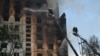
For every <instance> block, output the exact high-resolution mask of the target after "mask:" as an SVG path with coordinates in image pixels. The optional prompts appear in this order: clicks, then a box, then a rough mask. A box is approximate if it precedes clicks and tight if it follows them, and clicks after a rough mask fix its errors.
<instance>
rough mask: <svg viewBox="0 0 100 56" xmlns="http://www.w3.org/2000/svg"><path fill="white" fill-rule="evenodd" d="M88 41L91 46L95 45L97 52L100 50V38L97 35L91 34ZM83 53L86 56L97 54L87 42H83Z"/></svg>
mask: <svg viewBox="0 0 100 56" xmlns="http://www.w3.org/2000/svg"><path fill="white" fill-rule="evenodd" d="M88 43H89V45H90V46H91V47H93V48H94V49H95V50H96V51H97V52H100V45H99V40H98V38H97V37H96V36H94V35H93V36H91V37H90V39H89V40H88ZM82 48H83V53H84V55H85V56H97V55H96V54H95V53H94V52H93V51H92V49H91V48H90V47H89V46H88V45H87V44H85V43H83V44H82Z"/></svg>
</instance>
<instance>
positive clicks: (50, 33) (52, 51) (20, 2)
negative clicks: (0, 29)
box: [0, 0, 67, 56]
mask: <svg viewBox="0 0 100 56" xmlns="http://www.w3.org/2000/svg"><path fill="white" fill-rule="evenodd" d="M58 8H59V6H58V1H57V0H0V25H6V26H8V27H9V25H10V24H11V23H12V24H13V25H14V26H15V28H18V29H17V30H18V31H19V32H18V33H17V34H18V38H19V39H20V43H21V47H20V48H17V47H16V45H17V44H15V47H14V48H15V49H14V50H13V51H14V53H13V54H12V55H13V56H57V49H58V48H59V46H60V44H61V42H62V40H63V38H64V37H65V36H66V18H65V14H63V15H62V16H61V17H59V9H58ZM62 32H63V33H62ZM66 44H67V43H66ZM10 46H11V43H8V42H4V43H1V47H3V48H4V49H6V48H7V50H6V53H9V49H10ZM66 49H67V47H66ZM3 52H4V51H3ZM4 53H5V52H4ZM4 53H3V54H4ZM66 54H67V52H66Z"/></svg>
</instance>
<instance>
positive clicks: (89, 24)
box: [59, 0, 100, 56]
mask: <svg viewBox="0 0 100 56" xmlns="http://www.w3.org/2000/svg"><path fill="white" fill-rule="evenodd" d="M59 5H60V7H59V8H60V15H61V14H62V13H63V12H65V13H66V18H67V34H68V37H69V38H70V40H71V42H72V43H73V45H74V47H75V49H77V51H78V53H79V51H80V50H81V49H80V48H79V45H78V40H77V38H76V37H75V36H73V35H72V28H73V26H77V27H78V29H79V33H80V35H81V36H82V37H84V38H85V39H88V38H89V37H90V36H92V35H96V36H97V37H98V38H100V0H59ZM70 53H72V51H71V50H70ZM70 56H72V54H71V55H70Z"/></svg>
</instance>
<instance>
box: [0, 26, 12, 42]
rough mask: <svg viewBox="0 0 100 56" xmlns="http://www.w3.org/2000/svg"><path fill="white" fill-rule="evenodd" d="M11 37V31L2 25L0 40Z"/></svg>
mask: <svg viewBox="0 0 100 56" xmlns="http://www.w3.org/2000/svg"><path fill="white" fill-rule="evenodd" d="M9 38H10V35H9V31H8V29H7V27H6V26H3V27H0V41H5V40H8V39H9Z"/></svg>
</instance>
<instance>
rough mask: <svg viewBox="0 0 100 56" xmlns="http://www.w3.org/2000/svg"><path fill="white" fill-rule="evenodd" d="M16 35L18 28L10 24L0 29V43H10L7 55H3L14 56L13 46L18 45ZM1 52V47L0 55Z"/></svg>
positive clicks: (0, 49) (18, 41)
mask: <svg viewBox="0 0 100 56" xmlns="http://www.w3.org/2000/svg"><path fill="white" fill-rule="evenodd" d="M18 33H19V31H18V27H15V25H13V24H10V25H9V27H8V26H6V25H3V26H1V27H0V43H3V42H5V41H6V42H8V43H11V47H10V50H9V54H4V55H8V56H12V55H13V54H14V49H15V44H20V40H19V35H18ZM2 50H3V48H2V47H1V48H0V55H1V53H3V52H2ZM6 50H7V48H6ZM1 56H2V55H1Z"/></svg>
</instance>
